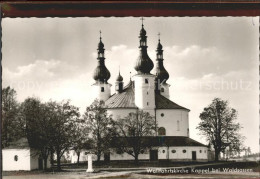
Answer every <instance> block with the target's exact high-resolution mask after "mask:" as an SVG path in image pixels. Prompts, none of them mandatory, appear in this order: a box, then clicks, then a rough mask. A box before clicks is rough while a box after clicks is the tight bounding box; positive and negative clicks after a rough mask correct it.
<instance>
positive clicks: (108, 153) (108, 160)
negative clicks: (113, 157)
mask: <svg viewBox="0 0 260 179" xmlns="http://www.w3.org/2000/svg"><path fill="white" fill-rule="evenodd" d="M104 162H110V152H106V153H104Z"/></svg>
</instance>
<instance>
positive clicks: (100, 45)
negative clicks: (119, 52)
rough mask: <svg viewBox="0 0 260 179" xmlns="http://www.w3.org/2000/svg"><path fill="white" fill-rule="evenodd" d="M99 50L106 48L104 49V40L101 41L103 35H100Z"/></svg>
mask: <svg viewBox="0 0 260 179" xmlns="http://www.w3.org/2000/svg"><path fill="white" fill-rule="evenodd" d="M97 50H105V49H104V44H103V42H102V41H101V37H100V41H99V43H98V49H97Z"/></svg>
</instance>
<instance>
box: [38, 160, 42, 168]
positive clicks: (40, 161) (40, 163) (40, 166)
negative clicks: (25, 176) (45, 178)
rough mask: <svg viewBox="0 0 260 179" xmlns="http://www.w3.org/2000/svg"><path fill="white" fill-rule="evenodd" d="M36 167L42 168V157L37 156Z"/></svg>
mask: <svg viewBox="0 0 260 179" xmlns="http://www.w3.org/2000/svg"><path fill="white" fill-rule="evenodd" d="M38 168H39V170H42V169H43V160H42V158H38Z"/></svg>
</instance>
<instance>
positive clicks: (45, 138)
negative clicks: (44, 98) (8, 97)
mask: <svg viewBox="0 0 260 179" xmlns="http://www.w3.org/2000/svg"><path fill="white" fill-rule="evenodd" d="M48 113H49V110H48V108H47V106H46V104H43V103H41V101H40V100H39V99H37V98H27V99H25V101H24V102H23V103H22V104H21V114H22V118H23V119H24V121H25V122H26V129H25V130H26V136H27V139H28V143H29V146H30V148H32V149H35V152H34V154H33V155H38V154H39V155H40V157H41V158H42V159H43V161H44V170H46V169H47V161H48V157H49V154H50V150H51V143H50V127H51V126H50V125H51V123H50V119H49V118H48Z"/></svg>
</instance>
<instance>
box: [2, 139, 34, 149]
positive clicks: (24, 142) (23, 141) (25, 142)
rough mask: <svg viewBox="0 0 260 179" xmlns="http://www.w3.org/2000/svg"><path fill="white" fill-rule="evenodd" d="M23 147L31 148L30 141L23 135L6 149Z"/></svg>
mask: <svg viewBox="0 0 260 179" xmlns="http://www.w3.org/2000/svg"><path fill="white" fill-rule="evenodd" d="M23 148H29V143H28V140H27V138H25V137H23V138H20V139H19V140H17V141H14V142H11V143H10V145H9V146H8V147H5V148H4V149H23Z"/></svg>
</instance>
